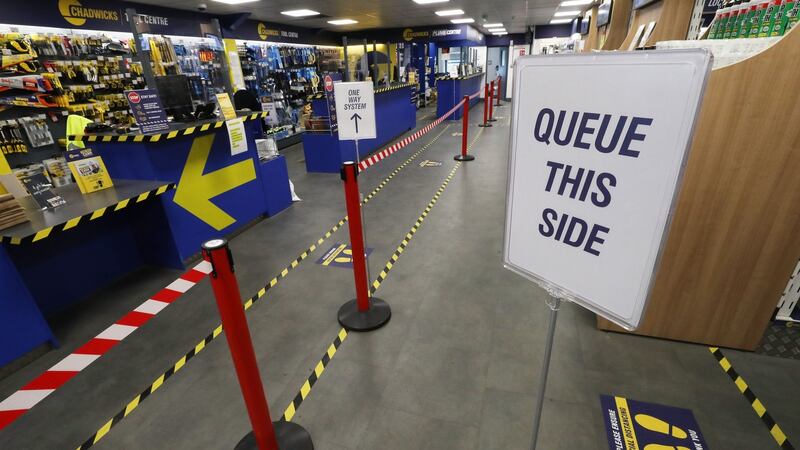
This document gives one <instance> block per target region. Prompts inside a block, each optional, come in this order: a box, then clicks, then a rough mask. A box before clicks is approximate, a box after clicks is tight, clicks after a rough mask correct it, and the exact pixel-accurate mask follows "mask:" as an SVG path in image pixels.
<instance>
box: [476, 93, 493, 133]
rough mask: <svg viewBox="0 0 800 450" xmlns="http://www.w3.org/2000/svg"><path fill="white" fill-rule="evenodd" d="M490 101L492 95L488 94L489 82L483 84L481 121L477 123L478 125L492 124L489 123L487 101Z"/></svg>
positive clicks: (486, 125)
mask: <svg viewBox="0 0 800 450" xmlns="http://www.w3.org/2000/svg"><path fill="white" fill-rule="evenodd" d="M491 101H492V97H490V96H489V83H484V84H483V123H481V124H478V126H479V127H487V128H488V127H490V126H492V124H490V123H489V102H491Z"/></svg>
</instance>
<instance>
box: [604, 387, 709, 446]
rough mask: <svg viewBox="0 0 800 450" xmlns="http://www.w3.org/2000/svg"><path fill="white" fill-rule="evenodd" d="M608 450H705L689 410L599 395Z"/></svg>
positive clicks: (698, 427)
mask: <svg viewBox="0 0 800 450" xmlns="http://www.w3.org/2000/svg"><path fill="white" fill-rule="evenodd" d="M600 404H601V406H602V409H603V419H604V422H605V425H606V433H607V435H608V448H609V449H611V450H707V449H708V445H706V441H705V439H703V433H702V432H701V431H700V426H699V425H698V424H697V421H696V420H695V418H694V414H692V411H691V410H688V409H684V408H676V407H674V406H666V405H659V404H657V403H645V402H640V401H637V400H630V399H626V398H624V397H613V396H610V395H601V396H600Z"/></svg>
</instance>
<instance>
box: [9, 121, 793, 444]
mask: <svg viewBox="0 0 800 450" xmlns="http://www.w3.org/2000/svg"><path fill="white" fill-rule="evenodd" d="M508 110H509V108H508V107H506V108H501V109H500V110H499V111H498V113H499V114H497V115H498V116H500V117H501V119H500V120H499V121H498V122H496V123H495V126H494V127H492V128H489V129H483V130H482V131H481V129H480V128H478V127H477V126H475V125H476V124H477V122H473V124H472V126H471V127H470V139H469V140H470V141H471V142H473V141H474V145H473V146H472V148H471V150H470V153H473V154H475V155H476V158H477V159H476V160H475V161H473V162H469V163H462V164H461V165H460V166H459V167H458V170H456V171H455V173H454V176H453V177H452V181H450V182H449V183H447V184H446V185H444V190H443V191H441V195H440V197H439V198H438V201H437V202H436V203H435V205H434V207H433V208H432V209H431V210H430V213H429V214H428V215H427V216H426V217H425V220H424V222H423V223H422V225H421V226H420V227H419V230H418V232H417V233H416V234H415V235H414V237H413V239H411V240H410V242H409V244H408V245H407V246H406V249H405V251H404V252H403V253H402V255H401V257H400V259H399V260H398V261H397V263H396V264H395V265H394V267H393V268H392V270H391V272H390V273H389V274H388V276H387V277H386V279H385V280H384V281H383V283H382V284H381V287H380V290H379V292H378V293H377V295H378V296H380V297H382V298H384V299H385V300H387V301H388V302H389V303H390V305H391V306H392V310H393V317H392V320H391V321H390V322H389V324H388V325H387V326H386V327H384V328H382V329H380V330H377V331H375V332H372V333H365V334H358V333H349V334H348V336H347V339H346V340H345V341H344V342H343V343H342V345H341V346H340V347H339V349H338V351H337V353H336V355H335V357H334V358H333V359H332V360H331V362H330V363H329V365H328V367H327V369H326V371H325V373H324V374H323V376H321V377H320V379H319V381H318V382H317V383H316V384H315V385H314V387H313V389H312V391H311V392H310V393H309V394H308V397H307V399H306V400H305V401H304V402H303V403H302V406H301V408H299V409H298V410H297V413H296V415H295V416H294V417H293V421H296V422H297V423H300V424H302V425H303V426H304V427H306V428H307V429H308V430H309V431H310V432H311V434H312V436H313V438H314V442H315V447H316V448H317V449H322V450H325V449H378V448H380V449H394V448H397V449H512V448H513V449H516V448H527V445H528V440H529V438H530V427H531V421H532V414H533V408H534V405H535V397H534V395H535V388H536V382H537V379H538V376H539V365H540V361H541V357H542V353H543V347H544V341H545V339H544V338H545V324H546V316H547V313H548V310H547V307H546V306H545V305H544V300H545V298H546V294H545V293H544V291H542V290H541V289H539V288H537V287H535V286H533V285H532V284H530V283H529V282H527V281H525V280H523V279H522V278H520V277H518V276H516V275H514V274H512V273H510V272H508V271H506V270H505V269H503V268H502V265H501V263H500V259H501V248H502V237H503V216H504V208H505V204H504V198H505V188H506V175H505V172H506V168H507V148H508V145H507V141H508V131H509V128H508V126H509V122H508V115H509V112H508ZM422 113H423V114H424V113H425V111H423V112H422ZM422 125H424V123H423V124H422ZM454 132H455V129H454V127H453V126H450V127H447V126H446V125H442V126H441V127H440V128H437V129H435V130H434V131H432V132H431V133H430V134H428V135H426V136H425V137H424V138H422V139H420V140H419V141H418V142H417V143H415V144H414V145H412V146H409V147H408V148H407V149H404V150H402V151H401V152H398V154H396V155H394V156H392V157H391V158H390V159H387V160H385V161H383V162H382V163H379V164H378V165H376V166H373V167H372V168H370V169H369V170H367V171H365V172H364V173H363V174H362V176H360V177H359V183H360V184H361V191H362V192H363V193H364V194H365V195H366V194H368V193H369V192H371V191H372V190H373V189H374V188H375V187H377V186H379V185H380V183H381V181H382V180H384V179H386V178H387V177H388V176H390V175H391V174H392V173H393V171H395V170H396V168H398V167H400V166H401V165H402V164H403V163H404V161H407V160H408V158H410V157H412V156H414V155H415V154H416V155H417V156H416V157H415V159H414V160H413V161H411V162H410V163H408V164H406V165H405V166H404V167H403V169H402V170H401V171H400V172H398V173H397V174H396V175H394V176H393V177H392V178H391V181H390V182H388V183H387V184H385V185H384V186H383V187H382V188H381V191H380V193H379V195H376V196H374V198H373V200H370V202H368V203H367V205H366V207H365V208H364V213H365V224H366V227H367V235H368V246H369V247H372V248H374V251H373V253H372V255H371V256H370V262H371V269H372V278H373V279H374V278H375V277H376V276H377V274H376V271H377V270H380V269H379V268H380V267H383V264H384V263H385V262H386V261H387V259H388V258H389V257H390V256H391V254H392V253H393V252H394V251H395V249H396V247H397V246H398V244H399V243H400V242H401V241H402V240H403V238H404V236H405V235H406V233H407V232H408V230H409V227H411V226H413V225H414V223H415V220H417V218H418V217H419V216H420V214H422V212H423V211H424V210H425V208H426V205H428V202H429V201H430V200H431V198H432V197H434V195H435V194H436V193H437V190H438V189H440V186H443V183H444V181H445V180H446V179H447V177H448V174H450V173H452V172H451V171H452V170H453V168H454V167H456V162H454V161H453V160H452V156H453V154H454V153H455V152H456V151H457V149H458V144H459V142H460V140H461V137H460V136H454V135H453V133H454ZM478 133H480V134H478ZM423 149H424V150H423ZM285 155H286V157H287V160H288V162H289V165H290V174H291V176H292V179H293V181H294V182H295V185H296V187H297V192H298V194H299V195H300V197H302V198H303V201H302V202H300V203H298V204H295V206H294V207H293V208H290V209H289V210H287V211H286V212H284V213H282V214H280V215H279V216H277V217H275V218H273V219H269V220H265V221H262V222H259V223H257V224H255V225H253V226H252V227H251V228H249V229H248V230H246V231H244V232H243V233H241V234H240V235H239V236H237V237H235V238H233V239H232V240H231V248H232V251H233V254H234V258H235V260H236V268H237V272H236V273H237V277H238V278H239V282H240V285H241V290H242V294H243V296H244V297H249V296H250V295H251V294H252V293H254V292H256V291H258V289H260V288H261V287H262V286H264V284H265V282H267V283H269V281H270V280H269V279H270V278H271V277H273V276H274V275H276V274H277V273H279V272H280V271H281V269H282V268H283V267H284V266H286V264H287V263H288V262H290V261H292V260H293V259H294V258H296V257H297V254H298V252H302V251H303V249H304V248H306V247H307V246H308V245H309V244H311V243H314V242H317V239H319V238H320V237H321V236H324V233H325V231H326V230H328V229H329V228H330V227H331V226H333V225H335V224H336V223H337V222H338V221H339V220H340V219H341V218H342V217H343V216H344V206H343V195H342V190H341V182H340V181H339V179H338V176H337V175H320V174H306V173H305V171H304V170H303V162H302V150H301V149H300V148H299V147H294V148H292V149H289V150H288V151H286V152H285ZM422 160H434V161H437V162H441V163H442V165H441V166H434V167H421V166H420V165H419V163H420V162H421V161H422ZM343 228H344V229H343ZM347 241H348V236H347V230H346V227H340V228H339V229H338V230H337V231H336V232H335V233H333V234H332V235H331V236H330V237H329V238H327V239H325V241H324V242H323V243H322V244H320V245H319V248H318V249H316V251H315V252H314V253H312V254H311V255H310V256H309V257H308V258H307V259H305V260H304V262H303V263H301V264H300V265H298V266H297V267H296V268H294V269H293V270H292V271H291V272H290V273H289V274H288V275H287V276H286V277H285V278H283V279H282V280H281V281H280V283H279V284H278V285H276V286H275V287H274V288H272V289H270V290H269V292H268V294H267V295H266V296H264V297H263V298H262V299H261V300H259V303H257V304H256V305H254V306H253V308H252V309H251V310H250V311H249V312H248V320H249V323H250V327H251V333H252V335H253V340H254V345H255V348H256V353H257V357H258V359H259V364H260V369H261V372H262V377H263V379H264V385H265V388H266V391H267V393H268V396H269V401H270V408H271V412H272V415H273V418H275V419H277V418H278V417H279V416H280V415H281V414H283V412H284V408H285V407H286V406H287V405H288V404H289V403H290V402H291V401H292V399H293V398H294V397H295V396H296V394H297V392H298V390H299V389H300V387H301V385H302V383H303V381H304V380H305V379H306V378H307V377H308V376H309V374H310V373H311V371H312V370H313V369H314V367H315V365H316V364H317V362H318V361H319V359H320V357H321V356H322V355H323V353H324V352H325V350H326V349H327V348H328V345H329V344H330V343H331V341H333V340H334V338H335V337H336V336H337V334H338V333H339V331H340V326H339V324H338V323H337V322H336V316H335V313H336V310H337V309H338V307H339V305H340V304H341V303H343V302H344V301H345V300H347V299H349V298H351V297H352V295H353V292H352V291H353V288H352V283H353V281H352V273H351V272H350V271H348V270H346V269H341V268H336V267H325V266H322V265H319V264H315V261H316V260H317V258H319V257H320V256H321V255H322V254H323V253H324V252H325V251H326V250H327V249H328V248H330V247H331V246H333V245H334V244H335V243H346V242H347ZM175 275H176V274H171V273H168V274H161V273H158V274H149V273H146V274H144V275H143V277H144V278H146V279H148V280H152V283H153V284H152V286H151V285H150V283H151V281H148V282H147V283H145V284H141V283H143V282H134V281H130V280H129V281H123V282H121V283H120V284H119V285H117V286H116V289H115V290H114V292H116V293H117V294H118V295H120V296H122V297H124V298H131V299H132V300H131V305H133V306H135V305H136V304H137V302H136V301H135V300H134V299H137V298H138V299H140V300H141V298H142V297H145V296H147V295H149V294H148V293H147V292H150V291H146V292H145V289H150V288H153V289H158V286H159V285H160V284H163V283H165V282H169V279H170V277H174V276H175ZM112 293H113V292H110V293H108V294H107V295H111V294H112ZM109 315H110V314H109ZM112 320H113V317H112V318H111V319H110V320H109V321H112ZM87 322H92V321H91V320H89V319H87ZM94 322H95V328H96V329H97V330H99V329H102V327H103V326H104V325H107V323H108V322H107V321H105V318H104V321H103V323H102V324H101V323H99V322H100V319H97V320H94ZM217 323H218V314H217V312H216V307H215V305H214V301H213V297H212V294H211V292H210V289H209V286H208V283H207V282H205V281H204V282H202V283H201V284H199V285H198V286H197V287H196V288H193V289H192V290H190V291H189V292H187V294H186V296H185V298H182V299H181V300H180V301H178V302H176V303H175V304H173V305H171V306H170V307H169V308H167V310H165V312H164V313H163V314H160V315H159V316H158V317H156V318H154V319H153V320H152V321H151V323H148V324H147V325H146V326H145V327H143V329H142V330H140V333H139V334H137V335H134V336H132V338H131V340H130V341H126V342H125V343H123V344H121V345H120V346H119V347H118V348H115V349H114V350H113V351H112V352H110V353H109V354H108V355H106V356H105V357H104V358H103V359H102V360H101V361H98V363H97V364H96V366H93V367H91V368H89V369H87V371H85V372H83V373H81V374H80V376H79V377H76V378H75V379H74V380H72V381H71V382H70V383H68V384H67V385H65V387H64V388H63V391H62V390H59V392H57V393H55V394H53V397H52V398H50V399H48V400H46V401H45V402H42V404H40V405H39V406H38V407H37V408H35V409H33V410H31V411H30V412H29V413H28V414H26V415H25V416H23V417H22V418H21V419H20V420H19V421H18V422H17V423H15V424H13V425H12V426H10V427H9V428H8V429H6V430H4V431H3V432H0V447H1V448H12V449H16V448H25V449H37V448H41V449H50V448H62V447H73V448H74V447H77V446H78V445H80V444H81V443H82V442H84V440H85V439H86V438H88V437H90V436H91V435H92V434H93V433H96V431H97V429H98V428H99V427H101V426H102V425H103V424H104V423H105V422H106V420H108V419H109V418H110V417H111V416H113V415H114V414H115V413H116V412H117V410H118V409H119V408H120V407H124V405H125V404H126V402H127V401H129V400H130V398H131V397H132V396H134V395H135V394H136V393H137V392H139V391H140V390H141V389H142V388H144V387H145V386H147V385H148V384H149V383H150V382H152V380H153V379H154V378H155V377H157V376H158V375H159V373H161V371H163V370H164V369H166V368H168V367H170V365H171V364H173V363H174V362H175V360H177V359H178V358H180V356H181V355H182V354H183V353H184V352H185V351H186V350H188V349H190V348H192V346H194V345H195V344H196V343H197V341H198V339H202V337H203V336H204V335H205V334H206V333H207V332H208V331H210V330H212V329H213V328H214V327H215V326H216V324H217ZM222 341H223V340H222V339H216V340H215V341H214V342H211V343H209V344H207V347H205V348H204V350H203V352H202V354H198V356H197V357H196V358H193V359H192V360H191V361H189V362H187V363H186V366H185V368H184V369H182V370H181V372H180V373H178V374H176V375H175V376H174V377H172V378H171V379H170V380H168V381H167V382H165V383H164V384H163V385H162V386H160V387H159V389H158V390H157V391H155V392H153V393H152V394H150V396H148V398H146V401H144V400H143V401H142V402H141V404H140V405H139V406H138V408H136V410H135V411H133V412H132V413H131V414H130V415H129V416H128V417H126V418H125V419H124V420H122V421H121V422H119V423H118V425H117V426H115V427H114V428H113V429H111V431H109V432H108V434H104V435H103V436H102V439H101V440H99V441H98V443H97V444H96V448H108V449H119V448H126V449H127V448H187V449H189V448H227V447H231V446H232V445H234V444H235V442H236V441H238V439H239V438H240V437H241V436H243V435H244V434H245V433H246V432H247V431H248V429H249V422H248V420H247V415H246V411H245V409H244V404H243V402H242V399H241V394H240V392H239V388H238V384H237V381H236V378H235V374H234V372H233V367H232V364H231V361H230V355H229V352H228V349H227V346H226V345H225V344H224V343H223V342H222ZM76 344H77V343H76ZM726 354H730V355H731V361H732V362H733V364H734V365H735V366H736V368H737V370H739V372H740V373H741V374H742V375H743V376H744V377H745V378H746V379H747V380H748V382H749V383H750V384H751V385H752V387H753V389H754V390H755V391H756V392H757V393H759V395H761V396H763V398H764V403H765V404H766V405H767V407H768V408H769V410H770V412H771V413H772V415H773V416H774V417H775V420H776V421H777V422H778V423H780V424H781V425H782V427H783V429H784V430H785V431H786V432H787V434H789V435H790V437H791V435H797V430H798V424H797V415H796V414H793V411H794V410H795V409H794V408H795V406H794V403H795V402H792V399H796V398H798V396H799V395H800V391H798V386H797V384H796V383H792V382H791V380H787V379H786V375H785V374H786V373H789V374H791V373H797V371H798V370H800V364H798V361H792V360H778V359H775V358H768V357H763V356H759V355H752V354H745V353H742V352H734V351H726ZM48 358H49V356H48ZM38 364H40V363H39V362H38V361H37V362H36V363H35V364H33V365H32V366H33V367H36V366H37V365H38ZM779 366H780V367H779ZM45 367H46V365H45ZM777 368H780V369H781V371H779V370H776V369H777ZM32 372H35V371H34V369H28V368H26V369H25V370H23V371H20V373H18V374H16V375H15V376H14V377H9V378H7V379H6V380H3V381H2V383H0V388H2V389H5V390H9V389H11V387H10V386H11V384H12V382H16V381H17V378H19V377H23V376H24V375H28V376H30V375H31V373H32ZM794 379H796V377H795V378H794ZM549 380H550V381H549V386H548V390H547V394H546V402H545V412H544V418H543V422H542V432H541V441H540V446H541V448H547V449H576V448H580V449H603V448H605V447H606V445H607V444H606V437H605V430H604V428H603V421H602V420H603V415H602V414H603V411H602V410H601V408H600V403H599V395H601V394H610V395H620V396H625V397H628V398H633V399H637V400H642V401H647V402H653V403H662V404H667V405H672V406H678V407H683V408H689V409H691V410H693V412H694V414H695V416H696V418H697V420H698V422H699V424H700V426H701V429H702V431H703V433H704V435H705V437H706V440H707V441H708V444H709V446H710V448H725V449H727V448H732V449H736V448H743V449H744V448H747V449H756V448H758V449H761V448H765V449H766V448H773V446H775V443H774V441H773V439H772V437H771V436H770V434H769V432H768V431H767V430H766V429H765V427H764V425H763V423H762V422H761V420H760V419H759V418H758V417H757V416H756V415H755V413H754V412H753V411H752V410H751V408H750V406H749V405H748V403H747V401H746V400H745V399H744V397H743V396H742V395H741V394H740V393H739V392H738V390H737V388H736V386H735V385H734V384H733V383H732V381H731V380H730V379H729V378H728V376H727V375H726V374H725V373H724V372H723V371H722V370H721V369H720V368H719V366H718V364H717V362H716V360H715V358H714V357H713V356H712V355H711V354H710V353H709V351H708V349H707V347H704V346H698V345H690V344H683V343H677V342H671V341H665V340H656V339H650V338H644V337H638V336H629V335H622V334H616V333H607V332H603V331H598V330H597V329H596V328H595V319H594V315H593V314H591V313H589V312H587V311H585V310H582V309H581V308H579V307H577V306H575V305H571V304H564V305H563V306H562V310H561V312H560V318H559V323H558V328H557V330H556V338H555V348H554V356H553V363H552V366H551V373H550V379H549ZM770 386H780V387H781V388H782V389H789V390H792V389H794V390H795V392H793V393H791V394H790V395H785V393H784V395H776V393H775V389H773V388H771V387H770ZM56 417H57V418H59V419H58V421H57V422H55V421H54V420H55V419H54V418H56ZM54 423H58V425H57V426H56V425H54ZM564 430H572V431H571V432H570V433H565V432H564Z"/></svg>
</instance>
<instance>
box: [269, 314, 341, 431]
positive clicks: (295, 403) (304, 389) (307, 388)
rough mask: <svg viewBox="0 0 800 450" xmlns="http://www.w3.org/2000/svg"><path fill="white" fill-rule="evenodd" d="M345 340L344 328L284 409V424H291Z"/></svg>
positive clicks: (282, 417) (282, 418)
mask: <svg viewBox="0 0 800 450" xmlns="http://www.w3.org/2000/svg"><path fill="white" fill-rule="evenodd" d="M345 339H347V330H345V329H344V328H342V329H340V330H339V333H338V334H337V335H336V338H335V339H334V340H333V342H332V343H331V345H329V346H328V350H326V351H325V354H324V355H322V359H320V360H319V362H318V363H317V365H316V366H314V370H312V371H311V375H310V376H309V377H308V379H307V380H306V381H305V382H304V383H303V386H301V387H300V392H298V393H297V395H295V396H294V399H292V401H291V403H289V406H287V407H286V410H285V411H284V412H283V416H281V420H283V421H286V422H291V421H292V418H293V417H294V415H295V413H296V412H297V409H298V408H300V404H302V403H303V400H305V399H306V398H307V397H308V394H310V393H311V388H312V387H314V384H316V383H317V380H319V377H321V376H322V373H323V372H325V368H326V367H328V364H330V362H331V360H332V359H333V356H334V355H335V354H336V351H337V350H339V347H340V346H341V345H342V342H344V340H345Z"/></svg>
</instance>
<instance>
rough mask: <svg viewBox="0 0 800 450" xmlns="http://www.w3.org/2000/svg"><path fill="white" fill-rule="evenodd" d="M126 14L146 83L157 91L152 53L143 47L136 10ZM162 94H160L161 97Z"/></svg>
mask: <svg viewBox="0 0 800 450" xmlns="http://www.w3.org/2000/svg"><path fill="white" fill-rule="evenodd" d="M125 14H127V15H128V24H129V25H130V26H131V33H133V42H134V44H135V45H136V54H137V56H138V57H139V62H140V63H142V75H144V81H145V83H146V84H147V87H149V88H150V89H157V87H156V78H155V76H154V75H153V65H152V64H151V63H150V51H149V50H147V51H145V49H144V47H143V46H142V38H143V36H142V34H141V33H139V28H138V27H137V26H136V24H137V23H138V20H137V19H136V18H137V17H138V14H137V13H136V10H135V9H133V8H128V9H126V10H125ZM160 94H162V93H161V92H159V95H160Z"/></svg>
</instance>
